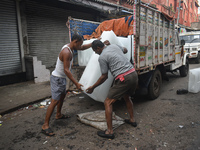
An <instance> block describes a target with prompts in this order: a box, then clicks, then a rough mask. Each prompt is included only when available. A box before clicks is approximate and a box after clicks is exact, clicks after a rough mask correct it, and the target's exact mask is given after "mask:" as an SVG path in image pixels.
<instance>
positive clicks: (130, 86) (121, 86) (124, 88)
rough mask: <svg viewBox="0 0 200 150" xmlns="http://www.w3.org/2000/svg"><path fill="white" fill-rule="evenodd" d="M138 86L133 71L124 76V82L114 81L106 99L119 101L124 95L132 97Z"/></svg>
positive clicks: (136, 76) (136, 77) (135, 73)
mask: <svg viewBox="0 0 200 150" xmlns="http://www.w3.org/2000/svg"><path fill="white" fill-rule="evenodd" d="M137 84H138V75H137V72H136V71H134V72H132V73H130V74H128V75H126V76H124V81H120V80H119V79H117V80H115V81H114V84H113V86H112V87H111V88H110V90H109V93H108V96H107V97H108V98H110V99H115V100H120V99H121V98H122V97H123V96H124V95H126V94H127V95H129V96H133V95H134V94H135V90H136V87H137Z"/></svg>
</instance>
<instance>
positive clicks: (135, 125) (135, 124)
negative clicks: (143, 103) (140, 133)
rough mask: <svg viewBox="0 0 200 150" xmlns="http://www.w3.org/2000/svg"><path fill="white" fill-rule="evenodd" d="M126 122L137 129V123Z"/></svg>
mask: <svg viewBox="0 0 200 150" xmlns="http://www.w3.org/2000/svg"><path fill="white" fill-rule="evenodd" d="M124 122H125V123H128V124H130V125H132V126H133V127H137V123H136V122H131V121H130V120H129V119H125V120H124Z"/></svg>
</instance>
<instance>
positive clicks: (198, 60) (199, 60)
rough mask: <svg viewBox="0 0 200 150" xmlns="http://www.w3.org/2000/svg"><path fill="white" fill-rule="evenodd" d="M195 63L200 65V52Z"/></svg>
mask: <svg viewBox="0 0 200 150" xmlns="http://www.w3.org/2000/svg"><path fill="white" fill-rule="evenodd" d="M195 63H197V64H199V63H200V52H199V53H198V55H197V58H196V59H195Z"/></svg>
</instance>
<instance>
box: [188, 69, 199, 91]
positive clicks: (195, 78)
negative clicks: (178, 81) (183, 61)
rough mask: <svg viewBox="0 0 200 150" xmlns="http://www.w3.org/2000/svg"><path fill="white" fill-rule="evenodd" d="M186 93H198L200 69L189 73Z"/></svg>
mask: <svg viewBox="0 0 200 150" xmlns="http://www.w3.org/2000/svg"><path fill="white" fill-rule="evenodd" d="M188 91H189V92H191V93H198V92H199V91H200V68H196V69H191V70H190V71H189V83H188Z"/></svg>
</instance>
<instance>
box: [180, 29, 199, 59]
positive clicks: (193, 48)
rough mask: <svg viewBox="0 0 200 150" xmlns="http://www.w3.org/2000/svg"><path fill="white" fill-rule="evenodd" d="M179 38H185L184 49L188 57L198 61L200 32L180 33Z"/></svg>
mask: <svg viewBox="0 0 200 150" xmlns="http://www.w3.org/2000/svg"><path fill="white" fill-rule="evenodd" d="M180 39H181V40H185V45H184V50H185V52H188V53H189V59H194V60H195V62H196V63H200V33H198V32H187V33H184V34H180Z"/></svg>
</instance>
